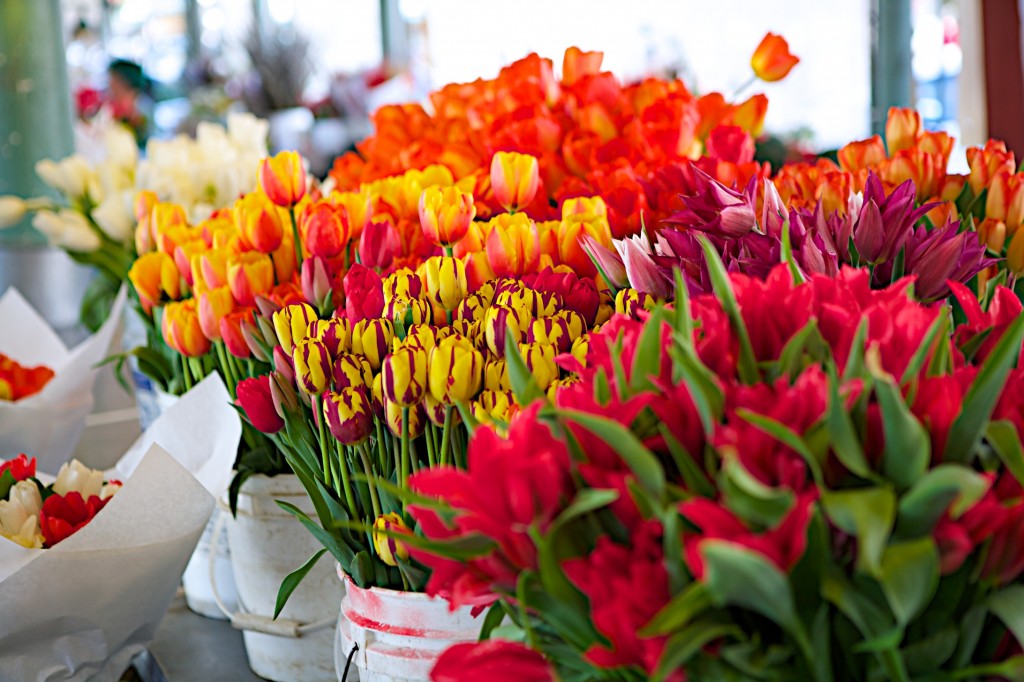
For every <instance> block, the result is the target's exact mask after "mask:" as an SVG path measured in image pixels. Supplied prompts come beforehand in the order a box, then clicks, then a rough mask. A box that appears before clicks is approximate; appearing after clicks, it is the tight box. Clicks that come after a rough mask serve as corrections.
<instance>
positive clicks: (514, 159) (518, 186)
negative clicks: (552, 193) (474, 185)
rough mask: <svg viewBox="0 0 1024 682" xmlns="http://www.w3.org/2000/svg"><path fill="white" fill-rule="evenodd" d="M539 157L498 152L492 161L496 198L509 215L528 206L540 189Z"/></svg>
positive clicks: (492, 179)
mask: <svg viewBox="0 0 1024 682" xmlns="http://www.w3.org/2000/svg"><path fill="white" fill-rule="evenodd" d="M540 186H541V185H540V164H539V163H538V162H537V157H535V156H530V155H529V154H520V153H518V152H498V153H497V154H495V155H494V157H493V158H492V159H491V188H492V189H493V190H494V198H495V199H496V200H497V202H498V203H499V204H501V205H502V206H503V207H504V208H505V210H506V211H508V212H509V213H515V212H516V211H518V210H519V209H521V208H523V207H524V206H526V205H528V204H529V203H530V202H531V201H533V198H534V197H535V196H536V195H537V190H539V189H540Z"/></svg>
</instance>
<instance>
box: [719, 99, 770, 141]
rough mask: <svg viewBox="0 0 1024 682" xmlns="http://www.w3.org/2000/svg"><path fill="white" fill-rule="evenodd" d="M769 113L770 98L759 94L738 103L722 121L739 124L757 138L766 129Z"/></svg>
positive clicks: (725, 123)
mask: <svg viewBox="0 0 1024 682" xmlns="http://www.w3.org/2000/svg"><path fill="white" fill-rule="evenodd" d="M767 113H768V98H767V97H765V96H764V95H761V94H757V95H753V96H751V97H750V98H748V99H747V100H745V101H743V102H740V103H739V104H737V105H736V106H735V107H734V108H733V110H732V113H730V114H729V115H728V116H726V117H725V120H723V121H722V123H723V124H724V125H734V126H739V127H740V128H743V129H744V130H746V131H747V132H748V133H750V135H751V136H752V137H755V138H756V137H760V136H761V133H762V132H763V131H764V117H765V114H767ZM712 127H713V126H712ZM709 131H710V129H709Z"/></svg>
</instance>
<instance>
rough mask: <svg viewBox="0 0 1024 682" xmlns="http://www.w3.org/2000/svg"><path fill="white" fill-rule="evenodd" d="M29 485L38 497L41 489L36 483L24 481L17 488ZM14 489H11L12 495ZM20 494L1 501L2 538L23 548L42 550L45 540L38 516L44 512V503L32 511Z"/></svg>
mask: <svg viewBox="0 0 1024 682" xmlns="http://www.w3.org/2000/svg"><path fill="white" fill-rule="evenodd" d="M22 483H27V485H28V486H31V487H32V488H33V489H35V491H36V495H39V489H38V487H37V486H36V484H35V483H30V482H26V481H22V482H21V483H17V484H15V487H17V486H20V485H22ZM13 492H14V489H13V488H12V489H11V493H13ZM21 497H23V495H21V494H19V497H18V498H15V497H14V496H13V495H12V496H11V499H9V500H0V536H3V537H5V538H7V539H8V540H12V541H14V542H16V543H17V544H19V545H21V546H22V547H26V548H28V549H42V547H43V543H44V538H43V535H42V533H40V532H39V517H38V514H39V512H40V511H41V510H42V502H41V501H40V504H39V507H38V509H34V510H33V509H30V508H28V507H26V506H25V505H24V504H23V502H22V500H21Z"/></svg>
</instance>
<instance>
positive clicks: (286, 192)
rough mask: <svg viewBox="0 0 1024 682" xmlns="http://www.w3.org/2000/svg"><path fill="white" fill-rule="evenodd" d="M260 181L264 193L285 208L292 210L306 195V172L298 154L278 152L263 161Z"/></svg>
mask: <svg viewBox="0 0 1024 682" xmlns="http://www.w3.org/2000/svg"><path fill="white" fill-rule="evenodd" d="M258 179H259V183H260V188H261V189H262V190H263V193H264V194H266V195H267V197H268V198H269V199H270V200H271V201H272V202H274V203H275V204H277V205H278V206H281V207H283V208H291V207H292V206H294V205H295V204H297V203H299V200H300V199H302V197H304V196H305V195H306V171H305V169H304V168H303V167H302V157H301V156H299V153H298V152H278V153H277V155H275V156H272V157H270V158H267V159H263V161H262V162H261V163H260V169H259V174H258ZM270 250H271V251H273V249H270Z"/></svg>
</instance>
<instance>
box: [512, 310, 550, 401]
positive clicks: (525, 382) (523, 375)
mask: <svg viewBox="0 0 1024 682" xmlns="http://www.w3.org/2000/svg"><path fill="white" fill-rule="evenodd" d="M505 365H506V366H507V367H508V380H509V383H510V384H512V394H513V395H514V396H515V398H516V402H518V403H519V404H520V405H521V406H522V407H526V406H527V405H529V404H530V403H532V402H533V401H534V400H537V399H539V398H542V397H543V396H544V395H545V394H544V391H542V390H540V386H538V385H537V382H536V381H535V380H534V378H533V373H532V372H530V369H529V368H528V367H527V366H526V362H525V361H524V360H523V356H522V355H521V354H520V353H519V344H518V343H517V342H516V339H515V337H514V336H513V335H512V330H511V329H507V330H506V334H505Z"/></svg>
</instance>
